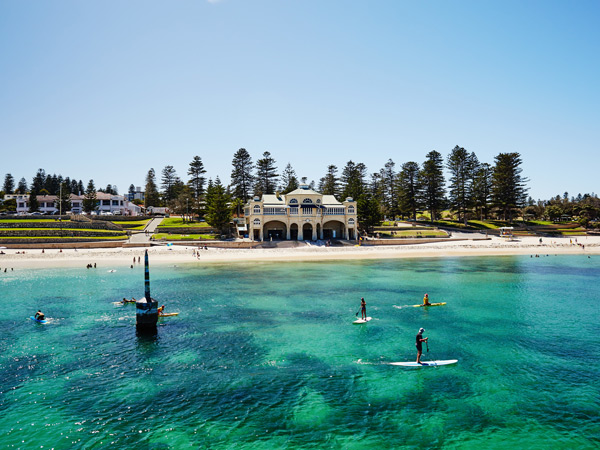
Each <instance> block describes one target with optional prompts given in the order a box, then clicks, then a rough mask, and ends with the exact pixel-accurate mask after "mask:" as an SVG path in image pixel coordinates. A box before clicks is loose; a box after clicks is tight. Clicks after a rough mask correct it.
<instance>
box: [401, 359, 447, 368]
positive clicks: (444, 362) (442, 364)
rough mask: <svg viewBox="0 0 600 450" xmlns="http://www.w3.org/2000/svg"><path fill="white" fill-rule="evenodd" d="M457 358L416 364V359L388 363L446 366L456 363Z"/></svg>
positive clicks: (407, 365) (409, 365) (412, 365)
mask: <svg viewBox="0 0 600 450" xmlns="http://www.w3.org/2000/svg"><path fill="white" fill-rule="evenodd" d="M457 362H458V359H447V360H442V361H421V364H417V362H416V361H407V362H393V363H390V364H391V365H392V366H403V367H430V366H447V365H448V364H456V363H457Z"/></svg>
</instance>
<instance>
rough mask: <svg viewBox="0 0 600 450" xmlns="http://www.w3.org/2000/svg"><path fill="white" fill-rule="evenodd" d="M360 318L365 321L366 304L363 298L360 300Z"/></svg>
mask: <svg viewBox="0 0 600 450" xmlns="http://www.w3.org/2000/svg"><path fill="white" fill-rule="evenodd" d="M360 318H361V319H365V320H366V319H367V302H365V298H364V297H362V298H361V299H360Z"/></svg>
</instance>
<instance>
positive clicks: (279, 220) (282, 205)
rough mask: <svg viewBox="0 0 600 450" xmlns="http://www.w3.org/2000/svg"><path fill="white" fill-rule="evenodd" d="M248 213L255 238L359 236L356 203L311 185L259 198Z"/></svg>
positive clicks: (343, 237) (249, 227)
mask: <svg viewBox="0 0 600 450" xmlns="http://www.w3.org/2000/svg"><path fill="white" fill-rule="evenodd" d="M244 215H245V218H246V227H247V230H248V237H249V238H250V239H252V240H254V241H265V240H299V241H303V240H313V241H316V240H319V239H347V240H355V239H356V238H357V229H358V222H357V210H356V202H355V201H354V200H353V199H351V198H347V199H346V200H345V201H344V202H339V201H338V200H336V198H335V197H334V196H333V195H323V194H320V193H318V192H315V191H313V190H312V189H309V187H308V186H307V185H301V186H300V187H299V188H298V189H296V190H294V191H292V192H290V193H289V194H285V195H283V194H282V195H278V194H271V195H269V194H265V195H263V196H262V197H261V198H259V197H255V198H254V199H253V200H250V201H249V202H248V203H247V204H246V205H245V207H244Z"/></svg>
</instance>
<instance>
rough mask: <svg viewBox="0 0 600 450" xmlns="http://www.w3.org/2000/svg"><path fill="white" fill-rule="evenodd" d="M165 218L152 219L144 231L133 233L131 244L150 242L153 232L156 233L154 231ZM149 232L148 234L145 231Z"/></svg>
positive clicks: (130, 239)
mask: <svg viewBox="0 0 600 450" xmlns="http://www.w3.org/2000/svg"><path fill="white" fill-rule="evenodd" d="M162 220H163V218H162V217H159V218H157V219H152V220H151V221H150V222H148V224H147V225H146V228H144V231H142V232H141V233H134V234H132V235H131V237H130V238H129V242H128V243H129V244H147V243H148V242H150V237H151V236H152V233H154V231H155V230H156V228H157V227H158V225H159V224H160V223H161V222H162ZM146 231H147V232H148V235H146V233H145V232H146Z"/></svg>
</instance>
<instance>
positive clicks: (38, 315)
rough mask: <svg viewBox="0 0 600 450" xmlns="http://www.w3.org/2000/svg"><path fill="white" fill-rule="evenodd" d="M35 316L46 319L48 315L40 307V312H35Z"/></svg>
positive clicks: (38, 318) (37, 318)
mask: <svg viewBox="0 0 600 450" xmlns="http://www.w3.org/2000/svg"><path fill="white" fill-rule="evenodd" d="M34 317H35V319H36V320H45V319H46V316H45V315H44V313H43V312H42V311H40V310H39V309H38V312H36V313H35V316H34Z"/></svg>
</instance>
